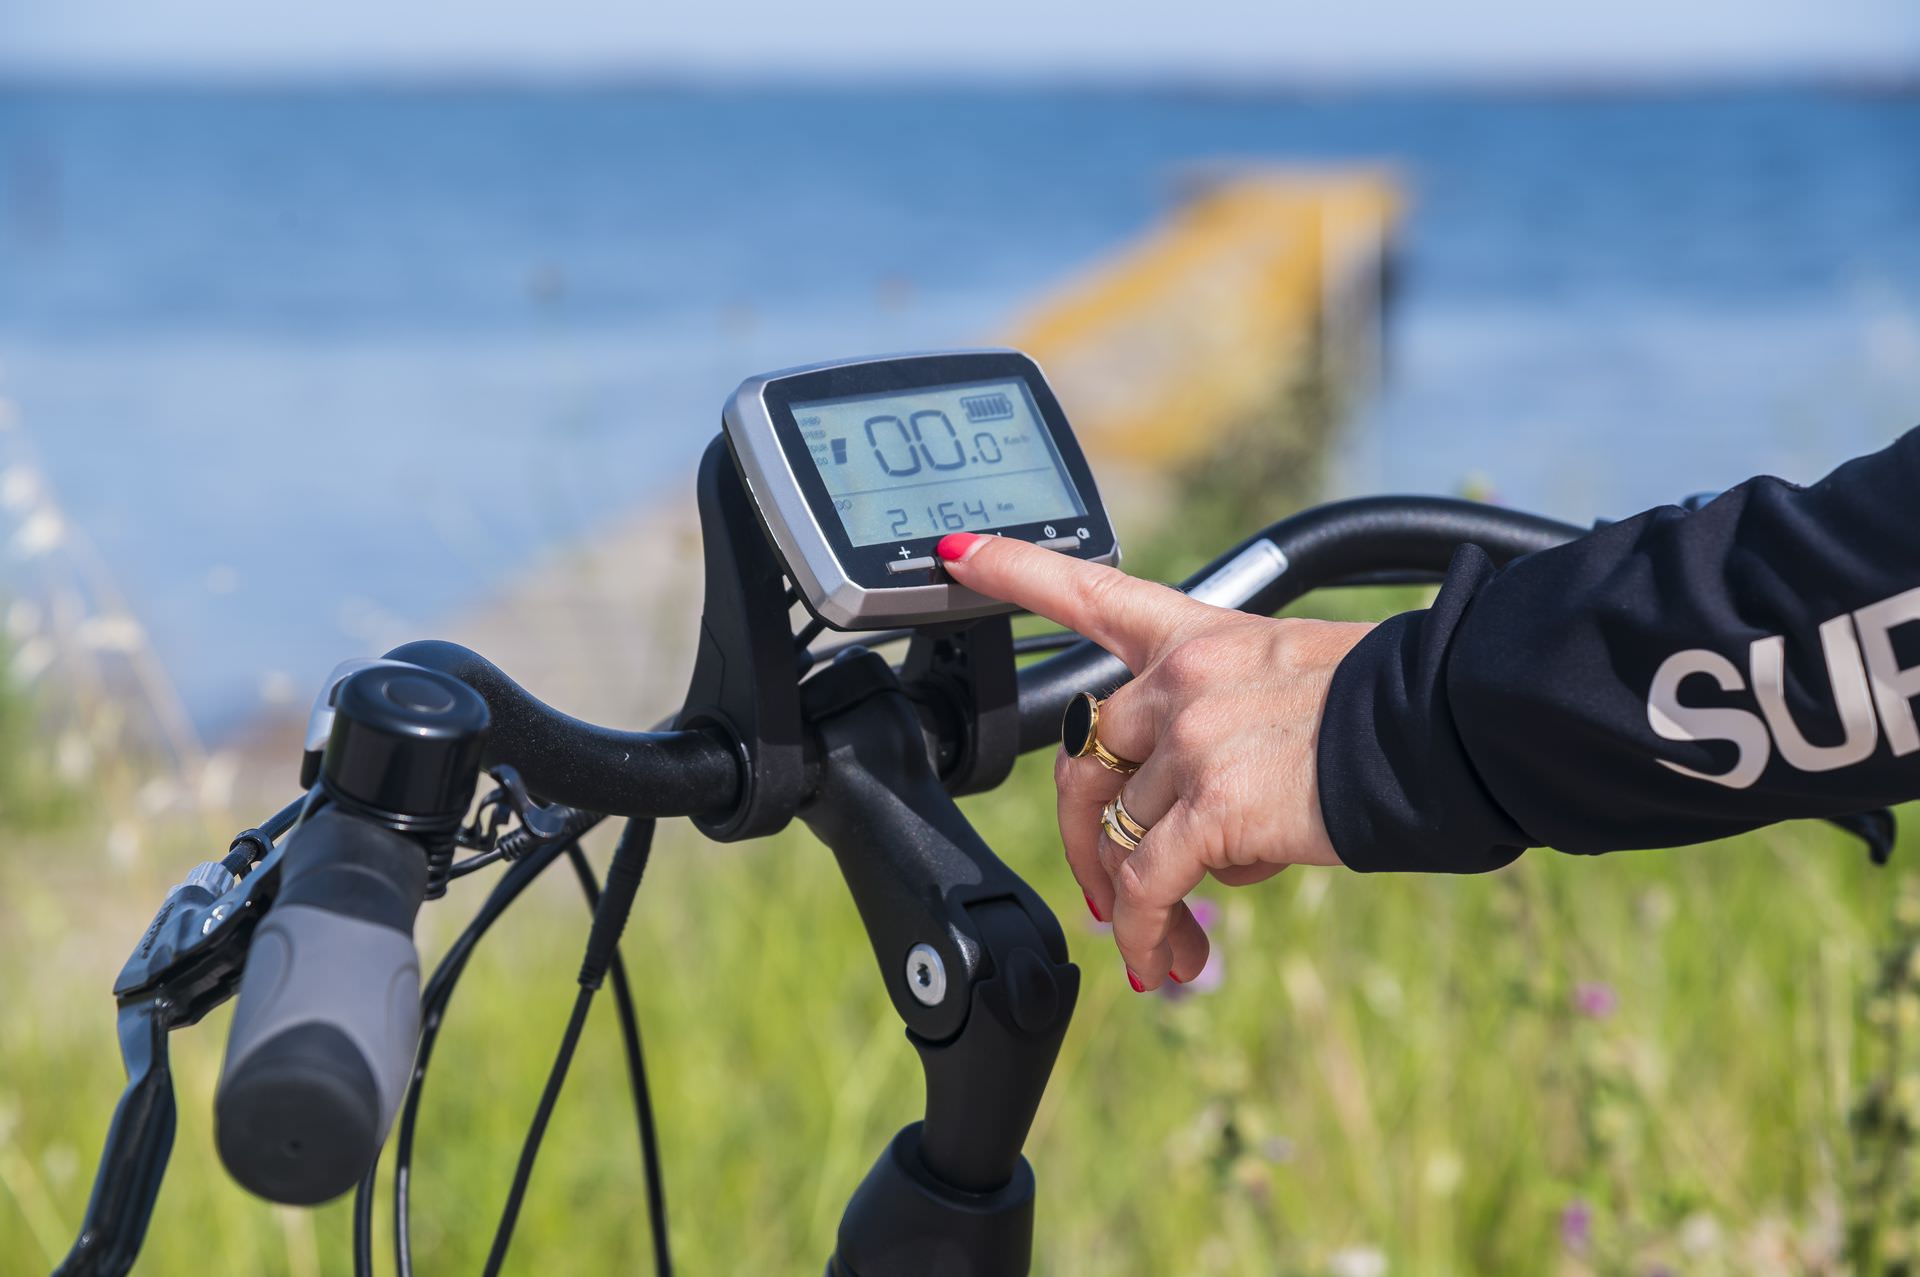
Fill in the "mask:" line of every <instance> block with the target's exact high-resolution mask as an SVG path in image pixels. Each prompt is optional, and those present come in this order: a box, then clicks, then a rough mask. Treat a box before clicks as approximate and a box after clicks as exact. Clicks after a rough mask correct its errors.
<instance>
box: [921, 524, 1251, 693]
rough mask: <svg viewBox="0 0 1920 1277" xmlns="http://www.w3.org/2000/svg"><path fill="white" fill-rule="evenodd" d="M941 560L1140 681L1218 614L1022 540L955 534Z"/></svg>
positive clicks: (969, 583)
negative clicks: (1165, 651)
mask: <svg viewBox="0 0 1920 1277" xmlns="http://www.w3.org/2000/svg"><path fill="white" fill-rule="evenodd" d="M936 553H938V554H939V556H940V557H941V559H942V560H944V561H945V563H946V569H947V572H948V574H949V575H951V576H952V577H953V579H954V580H956V581H958V582H959V583H960V584H962V585H964V586H966V587H967V588H968V589H970V590H973V591H976V592H978V593H980V594H984V595H987V596H988V597H989V598H995V599H1001V600H1003V601H1005V602H1008V603H1012V604H1014V605H1016V606H1018V607H1023V608H1025V609H1026V610H1027V611H1029V612H1032V613H1035V614H1036V615H1039V616H1044V617H1046V618H1047V619H1048V620H1050V621H1057V622H1059V623H1060V624H1061V625H1064V626H1066V627H1067V628H1068V629H1070V630H1072V631H1073V632H1074V633H1076V634H1079V635H1082V636H1084V637H1086V638H1090V639H1092V640H1093V641H1094V642H1095V643H1098V644H1099V645H1100V646H1101V647H1104V648H1106V649H1107V651H1109V652H1112V653H1113V654H1114V655H1115V656H1117V657H1119V658H1120V659H1121V660H1122V661H1124V662H1125V663H1126V666H1127V668H1128V669H1130V670H1132V671H1133V672H1134V673H1135V674H1138V673H1139V672H1140V671H1141V670H1143V669H1145V668H1146V667H1147V666H1148V665H1151V664H1152V663H1153V659H1154V657H1155V656H1156V655H1157V654H1158V653H1159V652H1160V650H1161V649H1162V648H1164V647H1166V646H1167V644H1168V642H1169V641H1170V640H1171V639H1173V638H1175V637H1176V636H1177V635H1178V634H1179V633H1180V632H1181V631H1183V630H1184V629H1185V628H1186V627H1187V626H1188V625H1190V624H1193V623H1196V622H1197V621H1199V620H1201V619H1202V618H1203V617H1204V615H1205V614H1206V613H1208V612H1211V611H1212V610H1213V609H1211V608H1209V607H1208V606H1207V605H1206V604H1204V603H1200V602H1196V601H1195V600H1193V599H1190V598H1188V597H1187V596H1186V595H1184V594H1182V593H1180V591H1178V590H1173V589H1169V588H1167V587H1166V586H1164V585H1160V584H1158V583H1156V582H1153V581H1142V580H1141V579H1140V578H1139V577H1133V576H1128V575H1127V574H1126V573H1124V572H1122V571H1120V569H1118V568H1110V567H1108V566H1106V565H1105V564H1104V563H1088V562H1086V561H1085V560H1084V559H1076V558H1074V557H1073V556H1072V555H1070V554H1060V553H1057V552H1055V551H1053V550H1043V549H1041V548H1040V547H1039V546H1037V545H1033V544H1031V543H1030V542H1026V541H1022V540H1019V539H1018V538H1016V537H999V536H986V535H983V534H981V533H977V532H954V533H951V534H949V535H947V536H944V537H942V538H941V539H940V544H939V546H938V548H937V550H936Z"/></svg>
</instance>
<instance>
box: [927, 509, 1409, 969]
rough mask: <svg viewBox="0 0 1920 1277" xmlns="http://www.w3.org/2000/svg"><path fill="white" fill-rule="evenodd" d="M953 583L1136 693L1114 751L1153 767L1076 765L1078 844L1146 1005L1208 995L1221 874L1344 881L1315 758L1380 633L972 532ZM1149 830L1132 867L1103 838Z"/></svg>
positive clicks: (1121, 695)
mask: <svg viewBox="0 0 1920 1277" xmlns="http://www.w3.org/2000/svg"><path fill="white" fill-rule="evenodd" d="M939 554H940V557H941V558H942V559H944V560H946V566H947V571H948V572H949V573H950V574H951V575H952V576H953V579H954V580H956V581H958V582H959V583H960V584H962V585H965V586H966V587H968V588H969V589H972V590H977V591H978V592H980V593H981V594H985V595H989V596H991V597H993V598H997V599H1004V600H1006V601H1007V602H1009V603H1015V604H1018V605H1019V606H1021V607H1023V608H1026V609H1027V610H1028V611H1030V612H1035V613H1038V614H1039V615H1041V616H1045V617H1048V618H1050V619H1052V620H1054V621H1057V622H1059V623H1060V624H1061V625H1064V626H1066V627H1067V628H1068V629H1070V630H1073V631H1075V632H1076V633H1079V634H1082V635H1084V636H1085V637H1087V638H1090V639H1092V640H1093V641H1094V642H1096V643H1098V644H1099V645H1100V646H1101V647H1104V648H1105V649H1107V651H1109V652H1111V653H1113V654H1114V655H1115V656H1117V657H1119V658H1120V659H1121V660H1122V661H1124V662H1126V666H1127V668H1128V669H1130V670H1132V671H1133V673H1134V679H1133V681H1132V682H1130V683H1128V684H1127V685H1126V686H1125V687H1123V688H1121V689H1120V690H1119V691H1117V692H1115V693H1114V694H1113V696H1111V697H1110V698H1109V699H1108V700H1107V701H1106V702H1105V703H1104V704H1103V705H1102V706H1101V710H1100V730H1099V736H1100V742H1101V744H1103V745H1104V746H1106V747H1107V748H1108V749H1109V750H1111V751H1112V752H1113V753H1115V754H1117V755H1119V756H1120V757H1121V758H1123V759H1130V760H1132V761H1135V762H1138V763H1139V764H1140V770H1139V771H1138V772H1136V773H1135V774H1134V775H1132V776H1130V777H1128V776H1122V775H1120V774H1119V773H1117V772H1114V771H1111V770H1109V769H1108V768H1107V767H1105V766H1104V765H1102V764H1101V763H1100V761H1099V760H1098V759H1096V758H1094V757H1093V756H1092V755H1091V754H1089V755H1087V756H1086V757H1083V758H1072V757H1069V756H1068V755H1067V754H1066V752H1065V751H1064V750H1063V751H1061V754H1060V757H1059V760H1058V761H1057V762H1056V764H1055V766H1054V778H1055V780H1056V781H1057V782H1058V783H1059V786H1060V838H1061V841H1062V842H1063V843H1064V844H1065V845H1066V851H1067V863H1068V864H1070V865H1071V866H1072V867H1073V875H1074V877H1075V878H1077V879H1078V880H1079V882H1080V887H1081V890H1082V891H1084V892H1085V893H1086V897H1087V907H1088V908H1089V909H1091V910H1092V911H1093V915H1094V917H1096V918H1099V919H1101V920H1103V921H1104V920H1107V919H1111V920H1112V922H1113V939H1114V943H1115V944H1116V945H1118V946H1119V948H1120V956H1121V957H1122V958H1124V959H1126V963H1127V977H1128V979H1129V980H1130V981H1131V982H1132V984H1133V987H1134V989H1136V990H1139V991H1144V990H1146V989H1152V988H1157V987H1159V985H1160V982H1161V981H1162V980H1165V979H1168V978H1171V979H1173V980H1175V981H1186V980H1191V979H1193V978H1194V977H1195V976H1197V975H1199V974H1200V968H1201V967H1203V966H1205V965H1206V961H1207V936H1206V932H1204V931H1202V930H1201V929H1200V924H1199V923H1197V922H1196V921H1194V917H1193V914H1192V912H1191V911H1189V910H1188V908H1187V905H1186V896H1187V893H1188V892H1190V891H1192V890H1193V889H1194V887H1196V886H1198V885H1199V883H1200V880H1201V879H1202V878H1203V877H1205V876H1206V875H1207V874H1212V875H1213V876H1214V877H1215V878H1218V879H1219V880H1220V881H1221V882H1224V883H1226V884H1227V885H1228V886H1232V887H1238V886H1243V885H1245V884H1247V883H1251V882H1259V881H1261V880H1263V879H1266V878H1271V877H1272V876H1273V875H1274V874H1276V873H1279V872H1280V871H1281V870H1282V869H1284V868H1286V867H1287V866H1288V865H1337V864H1339V863H1340V858H1339V857H1338V856H1337V855H1335V854H1334V850H1333V844H1332V843H1331V842H1329V841H1328V839H1327V830H1326V825H1325V823H1324V822H1323V821H1322V819H1321V816H1320V789H1319V783H1318V778H1317V774H1316V770H1315V764H1314V755H1315V746H1316V743H1317V741H1318V738H1319V734H1320V711H1321V708H1322V706H1324V705H1325V703H1326V699H1327V687H1328V685H1329V683H1331V682H1332V679H1333V671H1334V667H1335V666H1337V665H1338V664H1339V663H1340V659H1341V658H1342V657H1344V656H1345V655H1346V654H1347V651H1348V649H1350V648H1351V647H1352V646H1353V645H1354V644H1355V643H1357V642H1359V641H1360V639H1361V637H1362V636H1363V635H1364V634H1366V632H1367V631H1368V630H1370V629H1372V628H1373V627H1372V626H1371V625H1356V624H1340V623H1334V622H1328V621H1305V620H1276V619H1273V618H1270V617H1263V616H1249V615H1247V614H1246V613H1244V612H1232V611H1228V610H1226V609H1224V608H1217V607H1213V606H1210V605H1209V604H1205V603H1201V602H1198V601H1196V600H1194V599H1190V598H1188V597H1187V596H1186V595H1184V594H1182V593H1180V592H1179V591H1178V590H1172V589H1168V588H1167V587H1166V586H1164V585H1156V584H1154V583H1153V582H1150V581H1142V580H1138V579H1136V578H1134V577H1130V576H1127V575H1126V574H1125V573H1123V572H1120V571H1118V570H1116V569H1114V568H1109V567H1103V566H1101V565H1099V564H1094V563H1086V562H1082V561H1081V560H1079V559H1075V558H1073V557H1072V556H1071V555H1065V554H1056V553H1054V552H1053V551H1051V550H1043V549H1041V548H1040V547H1038V546H1035V545H1030V544H1028V543H1026V542H1024V541H1016V540H1012V539H1008V538H1002V537H994V536H979V535H975V534H972V533H964V532H956V533H954V534H953V535H951V536H948V537H946V538H945V539H944V540H942V541H941V542H940V547H939ZM1123 790H1124V799H1123V801H1124V802H1125V804H1126V808H1127V811H1128V812H1129V813H1131V814H1132V815H1133V816H1134V818H1135V819H1137V820H1138V821H1140V823H1142V824H1144V825H1146V826H1148V833H1147V835H1146V837H1144V838H1142V839H1141V840H1140V846H1139V848H1138V849H1137V850H1135V851H1134V852H1132V853H1131V854H1129V853H1128V852H1127V851H1126V850H1124V849H1123V848H1122V847H1120V846H1119V845H1118V844H1116V843H1114V842H1113V841H1112V840H1111V839H1109V838H1107V837H1106V836H1105V835H1104V834H1103V833H1102V832H1101V828H1100V811H1101V808H1102V807H1104V806H1105V805H1106V803H1107V801H1108V800H1109V799H1111V798H1112V797H1113V796H1114V795H1115V794H1118V793H1122V791H1123Z"/></svg>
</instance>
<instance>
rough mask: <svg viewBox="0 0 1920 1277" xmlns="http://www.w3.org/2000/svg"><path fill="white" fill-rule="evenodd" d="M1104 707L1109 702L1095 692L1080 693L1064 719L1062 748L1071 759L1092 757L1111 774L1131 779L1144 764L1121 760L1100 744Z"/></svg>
mask: <svg viewBox="0 0 1920 1277" xmlns="http://www.w3.org/2000/svg"><path fill="white" fill-rule="evenodd" d="M1103 704H1105V702H1104V701H1102V700H1101V699H1100V698H1099V697H1097V696H1095V695H1094V694H1093V693H1092V692H1080V693H1078V694H1077V695H1075V696H1074V698H1073V699H1072V700H1070V701H1068V702H1067V709H1066V712H1065V713H1064V714H1062V715H1061V716H1060V746H1061V748H1063V749H1065V750H1066V751H1067V755H1068V757H1070V758H1085V757H1086V756H1087V755H1089V754H1091V755H1093V756H1094V757H1095V758H1096V759H1098V760H1099V762H1100V765H1101V766H1102V767H1104V768H1106V769H1107V770H1108V771H1110V772H1118V773H1120V775H1122V776H1131V775H1133V774H1134V773H1135V772H1137V771H1139V770H1140V764H1139V763H1136V762H1134V761H1133V760H1132V759H1130V758H1122V757H1120V755H1118V754H1116V753H1114V752H1113V751H1112V750H1110V749H1108V748H1107V747H1106V746H1105V745H1102V744H1101V743H1100V707H1101V705H1103Z"/></svg>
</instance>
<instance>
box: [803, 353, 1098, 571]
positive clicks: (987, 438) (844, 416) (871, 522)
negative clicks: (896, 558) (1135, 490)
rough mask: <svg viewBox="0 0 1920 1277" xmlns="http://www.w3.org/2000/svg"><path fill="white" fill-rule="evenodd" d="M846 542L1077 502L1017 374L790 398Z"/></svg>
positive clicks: (1010, 520)
mask: <svg viewBox="0 0 1920 1277" xmlns="http://www.w3.org/2000/svg"><path fill="white" fill-rule="evenodd" d="M793 417H794V423H795V424H796V425H798V426H799V428H800V434H801V437H802V438H803V439H805V441H806V445H807V448H808V451H809V452H810V453H811V455H812V457H813V463H814V464H815V465H816V466H818V467H819V469H820V477H821V479H822V480H824V481H825V483H826V487H827V492H828V494H829V495H830V496H831V497H832V499H833V507H834V509H835V511H836V512H838V514H839V516H840V522H841V524H842V525H843V526H844V527H845V528H846V531H847V539H848V540H849V541H851V542H852V543H853V544H854V545H877V544H880V543H882V542H886V541H904V540H910V539H913V538H918V537H927V536H939V535H942V534H944V533H947V532H957V531H962V530H968V531H971V530H977V529H988V528H995V527H1001V526H1010V525H1013V524H1025V523H1035V522H1039V521H1041V520H1046V519H1062V520H1064V519H1070V518H1072V517H1074V516H1076V515H1080V514H1084V513H1086V510H1085V507H1084V506H1083V505H1082V504H1081V502H1080V499H1079V497H1078V496H1077V495H1076V494H1075V492H1074V490H1073V485H1072V483H1071V482H1070V481H1069V480H1068V478H1067V475H1066V473H1065V470H1064V468H1063V467H1062V465H1061V462H1060V458H1059V456H1058V454H1057V453H1056V452H1055V450H1054V448H1053V446H1052V443H1051V441H1050V439H1049V437H1048V435H1047V431H1046V428H1045V427H1044V426H1043V425H1042V424H1041V421H1040V414H1039V411H1038V409H1036V408H1035V406H1034V404H1033V400H1032V397H1031V395H1030V394H1029V393H1028V391H1027V388H1026V387H1025V385H1023V384H1022V383H1020V382H1018V381H1006V382H984V383H977V384H972V385H953V386H938V387H930V388H927V389H923V390H915V391H912V392H910V393H906V394H899V395H884V396H863V397H861V398H857V399H839V400H821V401H815V402H812V403H796V404H794V405H793Z"/></svg>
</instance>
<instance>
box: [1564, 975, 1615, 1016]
mask: <svg viewBox="0 0 1920 1277" xmlns="http://www.w3.org/2000/svg"><path fill="white" fill-rule="evenodd" d="M1619 1005H1620V997H1619V995H1618V994H1616V993H1615V992H1614V991H1613V986H1612V985H1610V984H1607V983H1605V982H1603V981H1600V980H1588V981H1583V982H1582V983H1580V984H1577V985H1575V986H1574V987H1573V1009H1574V1010H1575V1011H1578V1012H1579V1013H1580V1014H1581V1015H1584V1016H1586V1017H1587V1018H1589V1019H1593V1020H1604V1019H1606V1018H1607V1017H1608V1016H1610V1015H1612V1014H1613V1013H1614V1010H1615V1009H1616V1008H1617V1007H1619Z"/></svg>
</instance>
